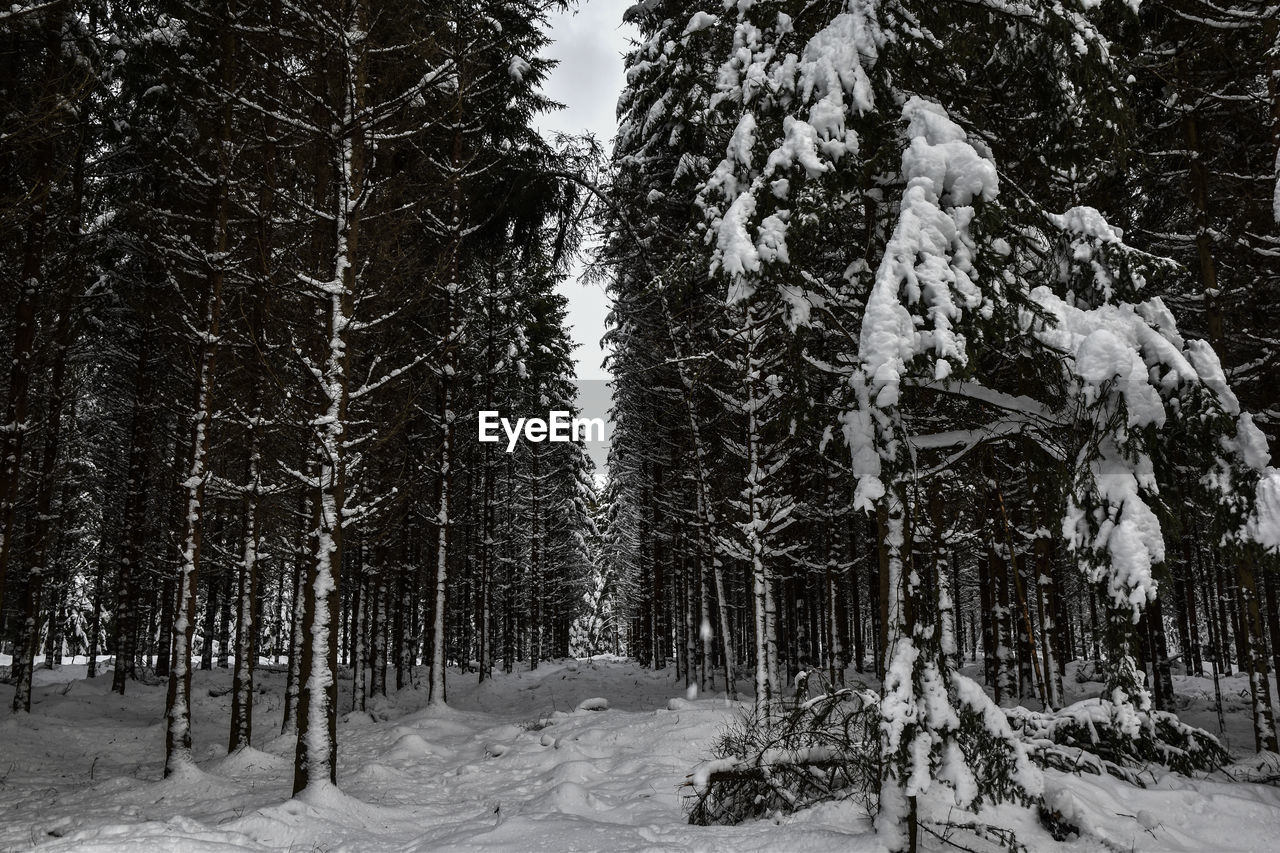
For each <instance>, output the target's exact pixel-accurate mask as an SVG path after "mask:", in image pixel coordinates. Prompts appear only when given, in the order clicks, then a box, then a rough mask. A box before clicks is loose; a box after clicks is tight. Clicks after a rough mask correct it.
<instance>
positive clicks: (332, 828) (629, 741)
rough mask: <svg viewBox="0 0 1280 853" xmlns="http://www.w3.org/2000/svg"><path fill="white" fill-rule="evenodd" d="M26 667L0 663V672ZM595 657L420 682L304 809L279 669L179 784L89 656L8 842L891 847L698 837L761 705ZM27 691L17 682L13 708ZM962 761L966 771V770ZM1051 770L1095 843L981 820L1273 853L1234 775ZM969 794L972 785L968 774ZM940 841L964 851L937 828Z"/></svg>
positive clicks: (46, 700)
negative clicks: (248, 722)
mask: <svg viewBox="0 0 1280 853" xmlns="http://www.w3.org/2000/svg"><path fill="white" fill-rule="evenodd" d="M82 660H83V659H81V661H82ZM7 663H8V660H7V659H6V658H4V657H3V656H0V666H3V665H6V664H7ZM577 664H578V665H577V669H576V670H571V669H570V667H569V666H568V665H567V662H566V663H560V664H555V663H553V664H543V665H542V666H540V667H539V668H538V669H537V670H536V671H535V672H527V671H517V672H515V673H512V674H511V675H504V674H502V673H498V674H497V676H496V677H495V678H494V679H493V680H491V681H486V682H485V683H484V684H481V685H477V684H476V683H475V681H474V680H473V678H474V677H473V676H469V675H463V674H462V673H460V672H458V671H456V670H454V671H451V672H450V679H451V681H450V701H451V705H450V706H448V707H440V708H431V707H427V706H426V695H425V690H413V689H407V690H404V691H400V692H399V693H394V694H392V695H391V696H389V697H387V699H386V700H385V701H382V700H380V701H379V702H378V703H376V708H375V712H374V713H373V714H372V715H371V714H348V715H346V716H344V718H343V719H342V721H341V722H340V723H339V743H340V747H339V782H340V786H341V787H340V789H336V788H333V787H332V786H329V785H327V784H317V785H313V786H312V787H311V788H309V789H308V791H307V793H306V795H305V796H303V797H300V798H297V799H289V791H290V788H291V782H292V763H293V762H292V757H293V756H292V752H293V741H292V739H291V738H288V737H278V736H276V731H277V728H276V726H277V725H278V722H279V713H280V708H281V704H280V703H281V700H282V690H283V682H284V676H283V674H282V673H280V672H278V671H274V668H269V667H265V666H264V667H260V668H259V671H258V674H257V679H256V680H257V682H258V684H259V685H260V687H261V688H262V691H263V692H261V693H259V694H257V696H256V700H257V708H256V712H257V713H255V720H256V722H257V725H258V728H257V737H256V743H257V746H256V748H251V749H246V750H243V751H241V752H238V753H236V754H234V755H231V756H227V755H225V753H224V751H223V748H222V745H223V744H224V743H225V736H226V732H225V720H226V717H227V705H228V703H229V702H230V696H229V694H227V693H225V690H226V688H227V686H228V685H229V683H230V673H229V672H227V671H225V670H215V671H212V672H206V671H196V672H195V673H194V674H193V675H194V679H195V680H194V689H193V692H192V705H193V723H194V729H195V732H194V734H195V741H196V745H197V750H196V757H197V761H198V766H195V767H189V768H187V769H185V770H183V771H182V772H180V773H178V774H175V776H173V777H171V778H170V779H167V780H161V778H160V776H161V772H162V764H163V749H162V740H163V731H162V728H161V727H162V725H163V720H162V714H161V708H162V707H163V692H164V688H163V686H161V685H156V686H148V685H146V684H143V683H141V682H134V683H130V685H129V693H128V694H127V695H126V696H117V695H115V694H113V693H111V692H110V690H109V687H110V674H109V673H108V674H106V675H103V676H99V677H98V678H96V679H92V680H86V679H85V678H84V671H85V667H84V665H83V663H82V662H81V663H77V664H75V665H67V666H62V667H59V668H57V669H55V670H45V669H43V668H41V669H39V670H37V677H36V690H35V697H34V708H33V713H32V714H30V715H24V716H21V717H13V718H6V719H4V720H3V721H0V739H2V740H3V743H4V744H5V747H4V749H5V752H4V756H5V760H4V762H3V767H0V770H2V771H3V772H4V777H3V778H4V784H3V785H0V810H3V813H4V814H5V820H4V821H3V822H0V849H5V850H8V849H27V848H29V847H31V846H34V845H36V844H42V845H43V846H42V847H41V849H42V850H77V851H124V850H127V851H129V853H147V851H173V850H182V851H195V853H204V851H209V853H214V851H217V853H227V851H244V850H255V851H256V850H283V849H295V850H311V849H320V850H329V851H340V850H346V851H366V850H367V851H377V850H399V851H405V853H414V851H435V850H451V851H453V850H457V851H474V852H475V853H480V851H511V852H512V853H524V851H539V850H545V851H596V850H611V851H658V850H664V851H677V850H699V851H707V853H712V851H726V853H728V851H770V850H787V851H797V853H806V851H813V853H819V851H829V850H837V849H838V850H845V851H854V853H858V851H872V850H876V849H879V848H878V846H877V845H878V842H877V840H876V838H875V836H874V834H873V833H872V830H871V825H870V821H869V820H868V819H867V817H866V815H865V814H864V813H863V812H862V811H861V810H860V808H859V807H858V806H857V805H856V804H855V803H853V802H840V803H825V804H822V805H819V806H816V807H814V808H811V809H807V810H805V811H802V812H799V813H797V814H794V815H790V816H786V817H779V818H776V819H766V820H759V821H751V822H747V823H745V824H742V825H739V826H732V827H723V826H712V827H697V826H690V825H688V824H687V823H686V822H685V815H684V812H683V810H682V800H681V798H682V793H681V792H682V788H681V786H682V785H683V784H684V783H685V782H686V780H690V781H691V782H693V783H695V784H696V783H697V781H698V780H699V779H701V780H702V781H703V783H704V784H705V781H706V779H707V778H708V777H709V776H710V774H711V772H712V771H714V770H716V769H732V766H733V765H734V762H733V761H728V762H725V763H724V765H723V766H720V765H716V764H712V763H710V762H705V761H701V759H703V758H704V757H706V756H709V755H710V747H711V744H712V743H713V741H714V740H715V738H716V737H717V735H718V734H719V733H720V732H721V731H722V729H723V727H724V726H725V724H726V723H727V722H728V721H729V720H730V719H731V718H732V717H733V715H734V714H736V713H738V712H739V710H740V709H742V708H743V707H745V706H744V705H743V704H739V703H729V702H727V701H726V700H725V699H724V698H723V697H721V696H714V695H710V694H704V695H705V696H706V698H702V699H697V700H692V699H689V698H680V695H683V694H684V693H685V690H684V687H683V685H682V684H680V683H678V682H676V681H675V679H674V678H672V674H671V671H670V670H669V669H668V670H664V671H659V672H653V671H651V670H647V669H644V668H641V667H640V666H638V665H636V664H634V663H632V662H628V661H624V660H620V659H611V658H608V657H602V658H596V659H591V660H584V661H578V662H577ZM1074 666H1075V665H1074V664H1073V665H1072V667H1074ZM973 668H974V669H975V670H976V669H977V668H978V666H977V665H975V666H974V667H973ZM1072 674H1073V670H1069V672H1068V676H1069V677H1068V678H1067V680H1066V681H1067V685H1068V691H1069V692H1071V691H1075V692H1074V694H1073V695H1072V696H1070V697H1069V699H1070V700H1071V701H1076V700H1078V699H1081V698H1084V697H1085V696H1088V695H1092V694H1094V693H1096V690H1097V688H1098V687H1099V686H1100V685H1099V684H1097V683H1096V682H1084V683H1080V682H1077V681H1076V680H1075V679H1074V678H1071V677H1070V676H1071V675H1072ZM340 675H341V676H342V680H341V685H342V699H341V700H340V705H341V707H344V708H345V707H350V705H349V703H350V692H349V691H350V680H349V673H346V672H342V673H340ZM855 676H857V674H856V673H852V672H851V673H850V677H855ZM957 677H958V676H957ZM963 682H964V687H963V688H962V690H961V692H962V695H967V691H979V692H980V688H979V687H978V686H977V685H976V684H975V683H974V682H972V681H971V680H969V679H968V678H964V679H963ZM1174 682H1175V689H1176V691H1177V694H1178V705H1179V707H1180V708H1182V709H1183V710H1182V712H1181V713H1182V715H1183V716H1184V718H1185V719H1187V721H1188V722H1190V723H1193V724H1196V725H1204V726H1212V725H1214V724H1213V723H1212V721H1213V720H1214V719H1215V717H1214V712H1213V708H1212V701H1213V699H1212V697H1213V687H1212V683H1211V682H1209V681H1207V680H1206V679H1201V678H1189V677H1185V676H1181V675H1175V677H1174ZM956 686H957V687H960V684H959V682H957V684H956ZM1245 687H1246V682H1245V680H1244V679H1243V678H1242V677H1239V676H1236V677H1233V678H1227V679H1225V680H1224V683H1223V694H1224V696H1226V697H1227V702H1228V705H1227V707H1226V709H1225V710H1226V714H1227V721H1228V734H1229V738H1228V740H1229V741H1230V742H1232V743H1239V744H1245V743H1246V742H1248V743H1249V744H1251V743H1252V737H1251V735H1250V724H1249V708H1248V700H1247V698H1242V697H1244V688H1245ZM11 689H12V688H11V687H7V686H6V687H3V688H0V701H7V700H8V696H7V695H5V691H8V690H11ZM211 693H217V694H219V695H217V696H213V695H211ZM596 697H607V698H608V700H609V703H610V705H611V707H612V710H611V711H610V712H609V713H596V714H591V713H587V714H571V713H566V711H568V710H570V709H572V708H574V707H575V706H576V705H577V704H579V703H581V702H583V701H584V700H585V699H590V698H596ZM968 698H969V699H970V700H977V697H976V695H975V696H968ZM673 700H675V701H673ZM669 706H670V708H671V709H670V710H668V707H669ZM997 713H998V712H997ZM772 757H773V758H776V759H778V760H791V759H794V758H796V757H798V756H797V755H782V754H778V755H775V756H772ZM1255 763H1256V762H1255ZM959 766H960V763H959V762H956V761H948V760H946V759H945V758H944V761H943V767H944V768H949V767H953V768H954V767H959ZM1242 767H1244V765H1242ZM1043 775H1044V786H1045V793H1046V797H1047V798H1048V802H1049V803H1050V804H1051V805H1052V806H1054V808H1056V810H1057V811H1059V812H1060V813H1061V814H1062V815H1063V816H1064V817H1066V818H1069V819H1070V820H1071V821H1072V822H1073V823H1075V824H1076V825H1078V826H1080V828H1081V833H1082V838H1081V840H1080V841H1077V842H1070V841H1068V842H1065V843H1062V844H1059V843H1057V842H1054V841H1052V840H1051V839H1050V838H1049V837H1048V835H1047V834H1046V833H1045V831H1044V830H1043V829H1042V828H1041V827H1040V826H1039V824H1038V823H1037V821H1036V817H1035V813H1034V811H1033V810H1029V809H1026V808H1023V807H1019V806H1013V805H1001V806H995V807H988V808H984V809H983V810H982V811H981V812H979V818H980V819H982V820H985V821H988V822H992V823H997V824H999V825H1002V826H1008V827H1011V828H1013V829H1014V830H1015V831H1016V832H1017V833H1018V837H1019V840H1020V841H1022V842H1023V843H1024V844H1026V845H1027V847H1028V849H1031V850H1037V851H1057V850H1063V851H1066V850H1102V849H1124V850H1134V851H1204V850H1210V849H1212V850H1224V851H1225V850H1241V851H1244V850H1253V851H1266V850H1271V849H1273V838H1274V834H1275V827H1276V826H1277V825H1280V823H1278V821H1280V789H1277V788H1276V787H1274V786H1268V785H1261V784H1253V783H1247V782H1234V781H1231V780H1230V779H1228V778H1227V777H1226V776H1225V775H1223V774H1214V776H1212V777H1210V778H1207V779H1189V778H1187V777H1182V776H1177V775H1175V774H1165V773H1162V772H1160V771H1158V770H1156V771H1154V773H1153V776H1152V779H1151V782H1150V783H1149V785H1148V787H1147V788H1145V789H1140V788H1134V787H1132V786H1130V785H1127V784H1125V783H1123V782H1120V781H1119V780H1116V779H1113V778H1111V777H1109V776H1105V775H1104V776H1090V775H1084V776H1072V775H1067V774H1064V773H1061V772H1058V771H1052V770H1050V771H1044V774H1043ZM1242 775H1243V771H1242ZM948 781H950V782H951V783H952V784H955V785H956V787H957V789H964V788H965V783H964V782H963V781H962V780H959V779H952V780H948ZM957 783H958V784H957ZM935 787H937V791H936V792H935V791H930V792H929V793H928V794H926V795H924V796H922V798H921V814H922V817H923V818H925V819H926V820H944V819H946V818H947V817H948V816H951V818H952V819H955V818H956V817H957V815H956V813H955V812H954V810H955V803H954V800H953V798H952V796H951V795H950V793H949V792H947V791H946V789H943V788H940V787H938V786H935ZM683 790H684V791H685V792H687V791H689V790H690V789H683ZM1144 813H1145V816H1146V817H1147V818H1154V820H1144V819H1143V818H1144ZM966 842H967V844H968V846H971V847H974V849H988V848H987V847H981V846H974V843H973V840H972V839H968V838H965V839H963V840H961V843H966ZM922 844H923V849H924V850H929V851H934V850H943V849H949V848H946V847H945V846H942V845H940V844H939V843H938V842H937V841H936V839H933V838H931V837H930V836H928V835H925V836H923V838H922Z"/></svg>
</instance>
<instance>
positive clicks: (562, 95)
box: [538, 0, 635, 416]
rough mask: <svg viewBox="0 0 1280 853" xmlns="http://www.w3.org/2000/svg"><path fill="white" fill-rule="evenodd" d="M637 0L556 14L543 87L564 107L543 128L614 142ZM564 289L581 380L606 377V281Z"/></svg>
mask: <svg viewBox="0 0 1280 853" xmlns="http://www.w3.org/2000/svg"><path fill="white" fill-rule="evenodd" d="M633 2H634V0H581V2H580V3H579V6H578V9H577V11H576V12H567V13H558V14H555V15H552V17H551V33H550V35H551V38H552V39H553V41H554V43H553V44H552V45H551V46H550V47H549V48H548V49H547V50H546V56H548V57H549V58H551V59H556V60H559V62H560V65H559V66H557V67H556V68H555V70H554V71H552V73H551V76H550V78H549V79H548V81H547V83H546V86H545V88H544V91H545V92H546V94H547V95H548V96H549V97H550V98H551V99H552V100H555V101H559V102H560V103H562V104H564V105H565V109H563V110H560V111H559V112H556V113H551V114H546V115H543V116H541V117H540V118H539V120H538V127H539V128H540V129H541V130H542V131H543V132H556V131H559V132H562V133H581V132H583V131H589V132H591V133H593V134H595V136H596V138H597V139H599V140H600V141H601V143H603V144H604V145H605V146H606V147H607V146H609V145H610V144H611V142H612V140H613V136H614V133H615V132H616V131H617V120H616V118H615V108H616V107H617V104H618V94H619V93H620V92H621V91H622V79H623V78H622V54H623V53H624V52H625V51H626V50H627V47H628V45H629V43H630V39H631V37H632V36H633V35H634V34H635V30H634V29H633V28H632V27H630V26H624V25H623V24H622V13H623V12H624V11H626V9H627V7H628V6H630V5H632V3H633ZM561 292H562V293H563V294H564V295H565V296H567V297H568V298H569V324H570V325H571V326H572V327H573V339H574V341H575V342H576V343H577V344H578V348H577V350H576V351H575V353H574V354H575V356H576V358H577V375H578V379H579V380H582V381H593V380H601V379H605V378H607V377H608V375H609V374H608V372H606V371H605V370H604V368H603V367H602V366H601V360H602V359H603V358H604V353H603V352H602V351H601V349H600V337H601V335H603V334H604V318H605V314H606V313H607V312H608V310H609V304H608V299H607V298H606V296H605V293H604V286H603V284H600V283H596V284H590V285H588V284H583V283H582V282H579V281H576V280H570V281H568V282H566V283H565V284H564V285H563V286H562V288H561ZM584 402H586V401H584ZM584 408H585V407H584ZM584 413H585V412H584ZM592 415H593V416H594V413H592Z"/></svg>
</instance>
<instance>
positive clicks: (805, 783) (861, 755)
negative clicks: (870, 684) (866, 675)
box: [686, 688, 880, 826]
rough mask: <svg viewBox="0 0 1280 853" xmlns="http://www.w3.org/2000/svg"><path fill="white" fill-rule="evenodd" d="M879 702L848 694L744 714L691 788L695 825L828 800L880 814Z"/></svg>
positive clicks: (835, 692) (835, 693)
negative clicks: (787, 709) (850, 803)
mask: <svg viewBox="0 0 1280 853" xmlns="http://www.w3.org/2000/svg"><path fill="white" fill-rule="evenodd" d="M879 722H880V718H879V705H878V697H877V696H876V695H875V694H874V693H872V692H870V691H865V690H851V689H849V688H842V689H839V690H830V691H828V692H826V693H823V694H821V695H819V696H815V697H814V698H812V699H809V700H807V701H805V702H803V703H802V704H800V705H799V706H797V707H796V708H795V709H794V710H792V711H790V712H787V713H785V714H784V713H777V712H774V713H769V714H757V713H755V712H750V713H744V714H743V715H742V716H741V717H739V718H738V719H737V720H735V721H734V722H733V723H731V724H730V725H729V727H728V728H727V729H726V730H725V731H724V732H723V733H722V734H721V736H720V738H719V739H718V741H717V742H716V744H715V746H714V747H713V755H714V758H713V759H712V760H711V761H708V762H707V763H706V764H705V765H704V766H702V767H701V768H699V769H698V770H697V772H695V773H694V774H693V775H692V776H691V777H690V779H689V780H688V781H687V782H686V785H687V786H688V787H690V788H692V793H691V795H690V797H691V800H692V801H691V803H690V806H689V823H692V824H695V825H697V826H710V825H712V824H726V825H732V824H737V823H741V822H742V821H744V820H749V819H751V818H758V817H764V816H767V815H770V814H775V813H789V812H794V811H799V810H800V809H803V808H806V807H808V806H811V805H814V804H816V803H820V802H825V801H828V800H856V801H858V802H860V803H862V804H863V805H864V806H865V807H866V808H867V810H868V813H871V812H872V805H873V802H874V795H875V790H876V787H877V785H878V781H877V780H878V778H879V774H880V767H879V741H878V734H877V729H878V726H879Z"/></svg>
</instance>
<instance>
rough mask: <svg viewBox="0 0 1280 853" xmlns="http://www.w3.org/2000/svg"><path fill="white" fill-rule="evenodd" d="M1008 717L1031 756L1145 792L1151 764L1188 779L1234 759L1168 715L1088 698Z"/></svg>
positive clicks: (1018, 711)
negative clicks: (1055, 708) (1111, 778)
mask: <svg viewBox="0 0 1280 853" xmlns="http://www.w3.org/2000/svg"><path fill="white" fill-rule="evenodd" d="M1005 713H1006V714H1007V715H1008V717H1009V724H1010V725H1011V726H1012V727H1013V728H1014V730H1015V731H1016V732H1018V734H1019V735H1021V736H1022V738H1023V740H1024V741H1025V742H1026V744H1027V746H1028V747H1029V749H1030V753H1031V757H1032V758H1033V759H1034V760H1035V761H1037V762H1038V763H1040V764H1041V765H1042V766H1045V767H1054V768H1056V769H1058V770H1066V771H1069V772H1079V771H1082V770H1083V771H1085V772H1088V773H1093V774H1095V775H1099V776H1100V775H1102V773H1104V772H1105V773H1109V774H1110V775H1112V776H1115V777H1116V778H1118V779H1123V780H1125V781H1127V782H1131V783H1133V784H1135V785H1139V786H1142V787H1145V785H1144V783H1143V781H1142V779H1141V775H1140V774H1141V771H1142V770H1143V768H1145V767H1147V766H1149V765H1152V764H1158V765H1160V766H1162V767H1167V768H1169V769H1170V770H1174V771H1176V772H1178V773H1184V774H1188V775H1189V774H1192V773H1197V772H1207V771H1210V770H1216V769H1218V768H1219V767H1222V766H1223V765H1224V764H1226V763H1227V762H1228V761H1229V760H1230V756H1228V755H1227V751H1226V750H1225V749H1223V747H1222V745H1221V744H1220V743H1218V739H1217V738H1215V737H1214V736H1213V735H1211V734H1209V733H1208V732H1206V731H1204V730H1203V729H1198V728H1195V727H1194V726H1189V725H1187V724H1186V723H1184V722H1182V721H1181V720H1179V719H1178V718H1177V716H1176V715H1174V714H1171V713H1168V712H1166V711H1154V710H1135V709H1134V708H1133V706H1131V705H1127V704H1123V705H1117V704H1115V703H1113V702H1111V701H1109V700H1107V699H1087V700H1085V701H1083V702H1077V703H1076V704H1074V705H1070V706H1068V707H1066V708H1063V709H1062V710H1060V711H1055V712H1051V713H1042V712H1038V711H1031V710H1028V709H1027V708H1021V707H1018V708H1009V709H1007V710H1006V711H1005Z"/></svg>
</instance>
